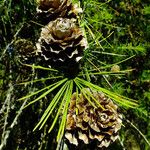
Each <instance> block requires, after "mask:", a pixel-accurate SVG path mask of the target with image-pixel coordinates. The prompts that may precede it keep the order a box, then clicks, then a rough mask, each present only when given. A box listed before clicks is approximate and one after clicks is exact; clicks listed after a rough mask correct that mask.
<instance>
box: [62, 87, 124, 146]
mask: <svg viewBox="0 0 150 150" xmlns="http://www.w3.org/2000/svg"><path fill="white" fill-rule="evenodd" d="M86 90H87V89H86ZM88 91H90V93H91V94H92V96H93V97H94V98H95V99H96V100H97V101H98V102H99V104H100V105H101V106H102V107H103V109H102V108H101V107H97V108H94V107H93V106H92V105H91V104H90V103H89V101H88V100H87V98H85V96H83V94H82V93H80V94H79V95H77V94H76V93H74V94H73V95H72V98H71V102H70V107H69V110H68V115H67V123H66V132H65V138H66V140H67V142H68V143H69V144H71V145H75V146H77V147H80V146H81V145H82V146H83V143H84V144H85V145H87V144H92V143H93V142H96V143H97V147H98V148H105V147H108V146H109V145H110V144H111V143H113V142H114V141H115V140H116V139H117V138H118V131H119V130H120V128H121V125H122V116H121V115H120V114H119V112H118V107H117V105H116V104H114V103H113V101H112V100H111V99H109V98H107V97H106V96H105V95H104V94H103V93H100V92H95V91H91V90H89V89H88ZM89 98H90V97H89ZM90 99H91V101H92V98H90Z"/></svg>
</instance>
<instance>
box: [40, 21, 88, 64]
mask: <svg viewBox="0 0 150 150" xmlns="http://www.w3.org/2000/svg"><path fill="white" fill-rule="evenodd" d="M86 47H87V43H86V40H85V38H84V37H83V33H82V32H81V29H80V28H79V27H78V26H77V25H76V24H75V20H74V19H66V18H58V19H56V20H55V21H51V22H50V23H49V24H48V25H47V26H45V27H43V28H42V31H41V36H40V38H39V40H38V43H37V51H38V54H39V55H41V56H42V57H43V58H44V60H45V61H46V62H47V64H48V65H50V63H51V62H65V61H68V62H69V61H70V60H73V61H75V62H78V61H79V60H80V59H81V58H82V54H83V49H84V48H86Z"/></svg>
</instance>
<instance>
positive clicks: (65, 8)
mask: <svg viewBox="0 0 150 150" xmlns="http://www.w3.org/2000/svg"><path fill="white" fill-rule="evenodd" d="M37 3H38V6H37V13H38V16H40V17H41V19H43V21H44V22H47V23H48V22H49V21H52V20H55V19H56V18H60V17H62V18H76V17H77V14H78V13H81V12H82V9H81V8H78V7H77V6H76V5H73V4H72V3H71V2H70V0H37Z"/></svg>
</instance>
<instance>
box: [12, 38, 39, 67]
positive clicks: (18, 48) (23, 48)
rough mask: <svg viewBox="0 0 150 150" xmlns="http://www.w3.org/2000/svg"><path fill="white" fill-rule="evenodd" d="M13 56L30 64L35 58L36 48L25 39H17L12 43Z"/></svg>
mask: <svg viewBox="0 0 150 150" xmlns="http://www.w3.org/2000/svg"><path fill="white" fill-rule="evenodd" d="M13 47H14V50H15V56H16V57H18V58H19V61H20V62H22V63H30V64H32V63H33V61H34V58H35V52H36V48H35V46H34V44H33V43H32V42H31V41H29V40H27V39H18V40H16V41H15V42H14V44H13Z"/></svg>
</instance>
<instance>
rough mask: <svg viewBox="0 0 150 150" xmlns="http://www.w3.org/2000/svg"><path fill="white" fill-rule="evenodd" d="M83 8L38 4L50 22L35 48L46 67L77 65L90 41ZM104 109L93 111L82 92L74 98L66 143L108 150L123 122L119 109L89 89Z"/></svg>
mask: <svg viewBox="0 0 150 150" xmlns="http://www.w3.org/2000/svg"><path fill="white" fill-rule="evenodd" d="M81 12H82V9H81V8H78V7H77V6H76V5H74V4H72V3H71V2H70V0H38V6H37V13H38V15H39V16H40V17H41V18H43V19H44V20H45V22H47V23H46V24H45V25H44V27H43V28H42V29H41V34H40V37H39V39H38V42H37V44H36V47H37V53H38V55H39V56H40V57H41V58H42V60H44V61H46V63H45V64H47V65H51V64H53V63H54V64H57V65H58V64H64V63H66V64H68V65H69V64H70V63H78V62H79V61H80V59H81V58H82V56H83V50H84V49H86V48H87V41H86V39H85V38H84V35H83V32H82V30H81V28H80V27H79V25H78V15H79V13H81ZM88 91H89V92H91V94H92V95H93V97H94V98H95V99H96V100H97V101H98V102H99V104H100V105H101V107H100V106H98V107H96V108H95V107H93V106H92V104H91V103H90V102H89V100H88V99H90V97H89V98H87V97H85V96H84V95H83V94H82V92H81V93H80V94H79V95H77V94H76V93H75V94H73V95H72V99H71V102H70V106H69V109H68V114H67V121H66V129H65V139H66V141H67V143H68V142H69V143H70V144H71V145H72V144H73V145H75V146H77V147H79V146H80V144H82V145H83V143H84V144H85V145H87V144H89V143H92V142H95V141H96V143H97V147H99V148H102V147H108V146H109V145H110V143H112V142H114V141H115V140H116V139H117V138H118V130H119V129H120V128H121V124H122V119H121V115H120V114H119V113H118V107H117V105H115V104H114V103H113V102H112V100H111V99H108V98H107V97H106V96H105V95H104V94H103V93H98V92H94V91H91V90H89V89H88Z"/></svg>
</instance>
